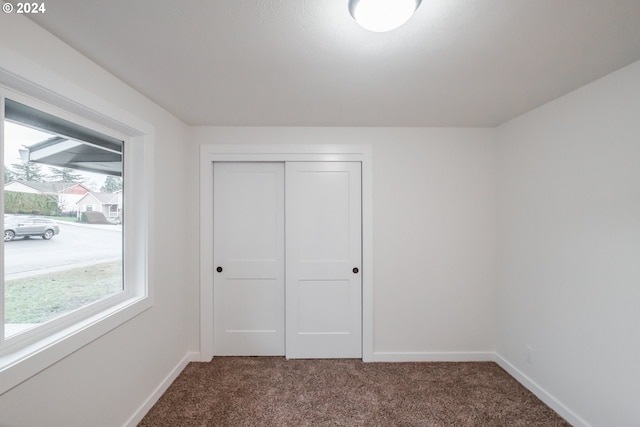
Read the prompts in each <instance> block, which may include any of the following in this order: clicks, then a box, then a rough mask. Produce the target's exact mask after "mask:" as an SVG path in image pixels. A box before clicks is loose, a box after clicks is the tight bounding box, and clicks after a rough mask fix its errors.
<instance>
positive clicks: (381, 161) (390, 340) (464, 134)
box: [193, 127, 496, 360]
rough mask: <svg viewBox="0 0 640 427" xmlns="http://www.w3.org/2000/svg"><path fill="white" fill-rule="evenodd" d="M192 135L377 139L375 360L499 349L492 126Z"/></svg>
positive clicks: (199, 131)
mask: <svg viewBox="0 0 640 427" xmlns="http://www.w3.org/2000/svg"><path fill="white" fill-rule="evenodd" d="M193 131H194V140H195V142H196V144H198V145H200V144H235V143H244V144H261V143H264V144H267V143H269V144H297V143H300V144H305V143H306V144H371V145H372V147H373V181H374V182H373V189H374V190H373V200H374V207H373V221H374V269H375V271H374V351H375V352H376V354H375V355H374V356H375V357H376V359H377V360H402V359H407V358H409V359H412V360H430V359H438V360H446V359H456V358H460V359H466V360H469V359H477V358H483V357H485V356H486V355H490V354H491V352H493V351H494V350H495V347H494V343H495V337H494V331H495V318H494V316H495V280H496V277H495V269H496V266H495V231H496V211H495V205H496V198H495V133H494V131H492V130H487V129H414V128H401V129H400V128H373V129H372V128H368V129H364V128H276V127H269V128H225V127H198V128H195V129H194V130H193ZM439 352H442V353H443V354H440V353H439ZM456 352H460V353H461V354H456ZM478 352H479V353H481V354H479V353H478ZM436 353H438V354H436Z"/></svg>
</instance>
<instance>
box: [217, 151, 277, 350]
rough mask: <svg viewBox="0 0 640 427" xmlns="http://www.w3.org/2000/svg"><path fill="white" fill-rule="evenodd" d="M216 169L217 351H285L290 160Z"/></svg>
mask: <svg viewBox="0 0 640 427" xmlns="http://www.w3.org/2000/svg"><path fill="white" fill-rule="evenodd" d="M213 173H214V176H213V181H214V182H213V188H214V207H213V224H214V248H213V250H214V255H213V256H214V268H215V269H216V271H214V273H213V274H214V281H213V286H214V309H213V310H214V354H215V355H223V356H241V355H247V356H276V355H284V354H285V342H284V338H285V337H284V313H285V308H284V164H283V163H214V172H213Z"/></svg>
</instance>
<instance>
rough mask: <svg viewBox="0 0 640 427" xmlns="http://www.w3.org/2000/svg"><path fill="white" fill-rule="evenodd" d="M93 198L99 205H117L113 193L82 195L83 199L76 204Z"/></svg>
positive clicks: (116, 197) (116, 198)
mask: <svg viewBox="0 0 640 427" xmlns="http://www.w3.org/2000/svg"><path fill="white" fill-rule="evenodd" d="M90 197H93V199H95V200H96V201H97V202H98V203H100V204H101V205H117V204H118V195H117V194H115V193H100V192H93V191H90V192H88V193H87V194H85V195H84V197H83V198H81V199H80V200H78V204H80V203H81V202H82V201H83V200H85V199H87V198H90Z"/></svg>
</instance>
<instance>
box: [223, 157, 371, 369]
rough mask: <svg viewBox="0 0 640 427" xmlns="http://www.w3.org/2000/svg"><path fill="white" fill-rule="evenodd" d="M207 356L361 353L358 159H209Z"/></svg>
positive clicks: (339, 355) (344, 355) (353, 355)
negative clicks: (210, 311)
mask: <svg viewBox="0 0 640 427" xmlns="http://www.w3.org/2000/svg"><path fill="white" fill-rule="evenodd" d="M213 193H214V194H213V266H214V269H215V271H214V273H213V274H214V276H213V288H214V289H213V298H214V306H213V322H214V327H213V332H214V337H213V343H214V344H213V350H214V355H223V356H232V355H248V356H261V355H262V356H266V355H270V356H275V355H284V356H286V357H288V358H360V357H362V272H361V271H360V270H361V264H362V261H361V259H362V226H361V224H362V207H361V163H360V162H297V161H295V162H294V161H292V162H214V165H213Z"/></svg>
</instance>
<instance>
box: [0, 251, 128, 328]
mask: <svg viewBox="0 0 640 427" xmlns="http://www.w3.org/2000/svg"><path fill="white" fill-rule="evenodd" d="M120 290H122V264H121V263H120V262H119V261H116V262H110V263H103V264H95V265H91V266H88V267H81V268H73V269H69V270H65V271H60V272H56V273H48V274H44V275H39V276H33V277H26V278H23V279H15V280H7V281H6V282H5V291H4V292H5V294H4V297H5V299H4V301H5V323H42V322H46V321H47V320H51V319H53V318H54V317H57V316H59V315H61V314H64V313H68V312H70V311H73V310H75V309H77V308H80V307H83V306H85V305H87V304H90V303H92V302H94V301H98V300H100V299H102V298H104V297H107V296H109V295H112V294H114V293H117V292H118V291H120Z"/></svg>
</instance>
